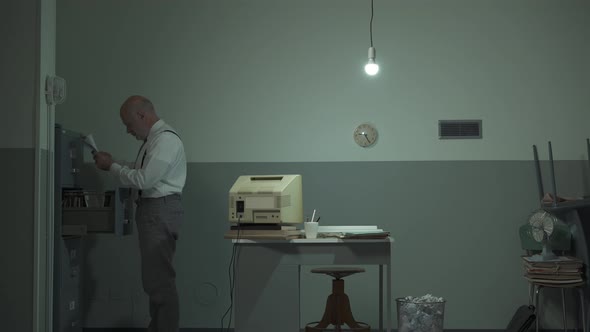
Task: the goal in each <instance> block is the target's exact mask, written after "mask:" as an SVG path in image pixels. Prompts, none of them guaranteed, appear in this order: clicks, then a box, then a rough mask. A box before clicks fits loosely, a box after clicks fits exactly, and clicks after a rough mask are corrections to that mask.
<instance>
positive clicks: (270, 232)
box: [224, 229, 303, 240]
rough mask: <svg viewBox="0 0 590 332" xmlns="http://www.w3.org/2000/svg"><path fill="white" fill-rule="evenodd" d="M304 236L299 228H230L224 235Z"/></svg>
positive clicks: (245, 236) (274, 237)
mask: <svg viewBox="0 0 590 332" xmlns="http://www.w3.org/2000/svg"><path fill="white" fill-rule="evenodd" d="M301 237H303V233H302V231H301V230H299V229H276V230H275V229H242V230H239V231H238V230H236V229H230V230H229V231H227V232H226V233H225V235H224V238H226V239H238V238H240V239H260V240H263V239H284V240H289V239H298V238H301Z"/></svg>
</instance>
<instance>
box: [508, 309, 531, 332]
mask: <svg viewBox="0 0 590 332" xmlns="http://www.w3.org/2000/svg"><path fill="white" fill-rule="evenodd" d="M535 318H536V316H535V306H533V305H521V306H520V307H518V309H516V312H515V313H514V316H512V319H511V320H510V323H508V327H506V332H526V331H528V330H529V328H530V327H531V325H533V322H534V321H535Z"/></svg>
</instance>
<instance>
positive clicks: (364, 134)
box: [363, 133, 371, 143]
mask: <svg viewBox="0 0 590 332" xmlns="http://www.w3.org/2000/svg"><path fill="white" fill-rule="evenodd" d="M363 136H365V138H366V139H367V142H369V143H371V141H370V140H369V138H368V137H367V134H366V133H363Z"/></svg>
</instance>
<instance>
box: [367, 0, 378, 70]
mask: <svg viewBox="0 0 590 332" xmlns="http://www.w3.org/2000/svg"><path fill="white" fill-rule="evenodd" d="M369 36H370V38H371V47H369V62H368V63H367V64H366V65H365V72H366V73H367V74H368V75H371V76H374V75H377V73H378V72H379V65H378V64H377V63H376V62H375V55H376V54H377V53H376V51H375V48H374V47H373V0H371V23H370V24H369Z"/></svg>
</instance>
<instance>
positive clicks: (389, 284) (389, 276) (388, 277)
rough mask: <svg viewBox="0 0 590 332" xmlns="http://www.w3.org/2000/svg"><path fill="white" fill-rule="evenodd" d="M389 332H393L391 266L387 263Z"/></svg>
mask: <svg viewBox="0 0 590 332" xmlns="http://www.w3.org/2000/svg"><path fill="white" fill-rule="evenodd" d="M386 282H387V299H385V301H387V312H386V313H385V314H386V315H387V332H391V301H392V299H391V264H390V263H387V281H386Z"/></svg>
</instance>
